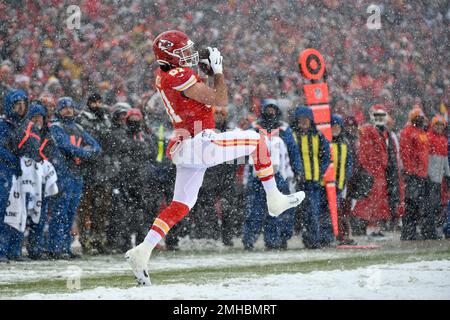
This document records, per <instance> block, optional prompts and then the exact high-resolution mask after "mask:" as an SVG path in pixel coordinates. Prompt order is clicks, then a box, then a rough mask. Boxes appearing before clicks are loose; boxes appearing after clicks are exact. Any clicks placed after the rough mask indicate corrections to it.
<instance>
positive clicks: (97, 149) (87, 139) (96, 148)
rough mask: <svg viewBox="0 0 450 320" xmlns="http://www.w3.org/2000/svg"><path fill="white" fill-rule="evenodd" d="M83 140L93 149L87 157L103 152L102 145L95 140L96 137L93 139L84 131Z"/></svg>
mask: <svg viewBox="0 0 450 320" xmlns="http://www.w3.org/2000/svg"><path fill="white" fill-rule="evenodd" d="M83 140H84V142H85V144H87V145H89V146H91V147H92V149H93V150H90V151H89V152H88V155H87V157H88V158H89V157H91V156H94V155H97V154H99V153H100V152H102V148H101V146H100V144H99V143H98V142H97V140H95V139H94V137H92V136H91V135H90V134H89V133H87V132H86V131H85V130H83Z"/></svg>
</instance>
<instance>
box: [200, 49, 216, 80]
mask: <svg viewBox="0 0 450 320" xmlns="http://www.w3.org/2000/svg"><path fill="white" fill-rule="evenodd" d="M198 56H199V62H198V66H199V68H200V70H201V71H202V72H203V73H204V74H206V75H208V76H213V75H214V72H213V70H212V69H211V65H210V63H209V62H210V61H209V50H208V49H206V48H203V49H200V50H199V52H198Z"/></svg>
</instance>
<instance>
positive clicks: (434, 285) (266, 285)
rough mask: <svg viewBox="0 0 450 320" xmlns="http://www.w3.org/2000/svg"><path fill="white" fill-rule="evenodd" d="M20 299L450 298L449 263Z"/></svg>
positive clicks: (95, 290)
mask: <svg viewBox="0 0 450 320" xmlns="http://www.w3.org/2000/svg"><path fill="white" fill-rule="evenodd" d="M21 298H22V299H107V300H109V299H155V300H156V299H163V300H165V299H181V300H182V299H199V300H201V299H239V300H240V299H243V300H246V299H264V300H271V299H274V300H279V299H295V300H297V299H450V261H449V260H442V261H421V262H413V263H403V264H381V265H372V266H370V267H364V268H358V269H355V270H343V271H342V270H333V271H314V272H310V273H306V274H302V273H296V274H274V275H268V276H264V277H256V276H255V277H251V278H248V277H245V278H243V277H236V278H231V279H226V280H220V281H211V282H210V283H208V284H197V285H193V284H189V285H188V284H165V285H154V286H151V287H144V288H137V287H136V288H129V289H117V288H104V287H97V288H95V289H91V290H84V291H76V292H73V293H64V294H38V293H33V294H28V295H25V296H22V297H21Z"/></svg>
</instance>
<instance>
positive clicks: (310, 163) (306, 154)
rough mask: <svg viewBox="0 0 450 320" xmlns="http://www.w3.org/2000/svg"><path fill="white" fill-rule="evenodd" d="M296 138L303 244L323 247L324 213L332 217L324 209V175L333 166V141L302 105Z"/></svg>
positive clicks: (296, 120)
mask: <svg viewBox="0 0 450 320" xmlns="http://www.w3.org/2000/svg"><path fill="white" fill-rule="evenodd" d="M292 128H293V130H294V137H295V139H296V142H297V144H298V147H299V150H300V157H301V164H302V171H301V172H299V174H298V175H297V188H296V189H297V190H304V191H305V193H306V198H305V200H304V201H303V202H302V203H301V205H300V207H299V208H300V212H301V218H300V219H301V221H302V238H303V243H304V245H305V247H306V248H308V249H317V248H320V247H322V244H323V243H324V242H328V239H325V237H326V235H324V234H322V233H321V224H320V221H321V219H323V218H322V216H324V215H326V217H324V218H325V219H328V218H329V214H328V212H326V211H325V212H324V211H322V210H321V204H322V199H321V198H322V188H323V187H322V186H321V181H322V180H323V175H324V173H325V171H326V169H327V168H328V166H329V165H330V161H331V160H330V144H329V143H328V140H327V139H326V138H325V137H324V136H323V135H322V134H321V133H320V132H319V131H317V129H316V127H315V125H314V119H313V114H312V111H311V109H310V108H307V107H298V108H297V109H296V110H295V113H294V117H293V120H292Z"/></svg>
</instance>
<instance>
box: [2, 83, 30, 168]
mask: <svg viewBox="0 0 450 320" xmlns="http://www.w3.org/2000/svg"><path fill="white" fill-rule="evenodd" d="M19 100H25V101H28V96H27V95H26V93H25V92H24V91H23V90H11V91H9V92H8V93H7V94H6V96H5V99H4V105H3V111H4V117H3V118H1V119H0V171H6V172H7V173H8V174H11V175H12V174H15V175H19V173H20V162H19V159H20V155H21V150H20V149H19V143H20V141H21V140H22V138H23V137H22V136H21V134H20V133H19V134H18V127H19V126H20V125H21V124H22V119H21V117H20V116H19V115H18V114H17V113H16V112H14V110H13V108H14V104H15V103H16V102H17V101H19ZM21 149H22V148H21ZM22 150H24V149H22Z"/></svg>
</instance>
